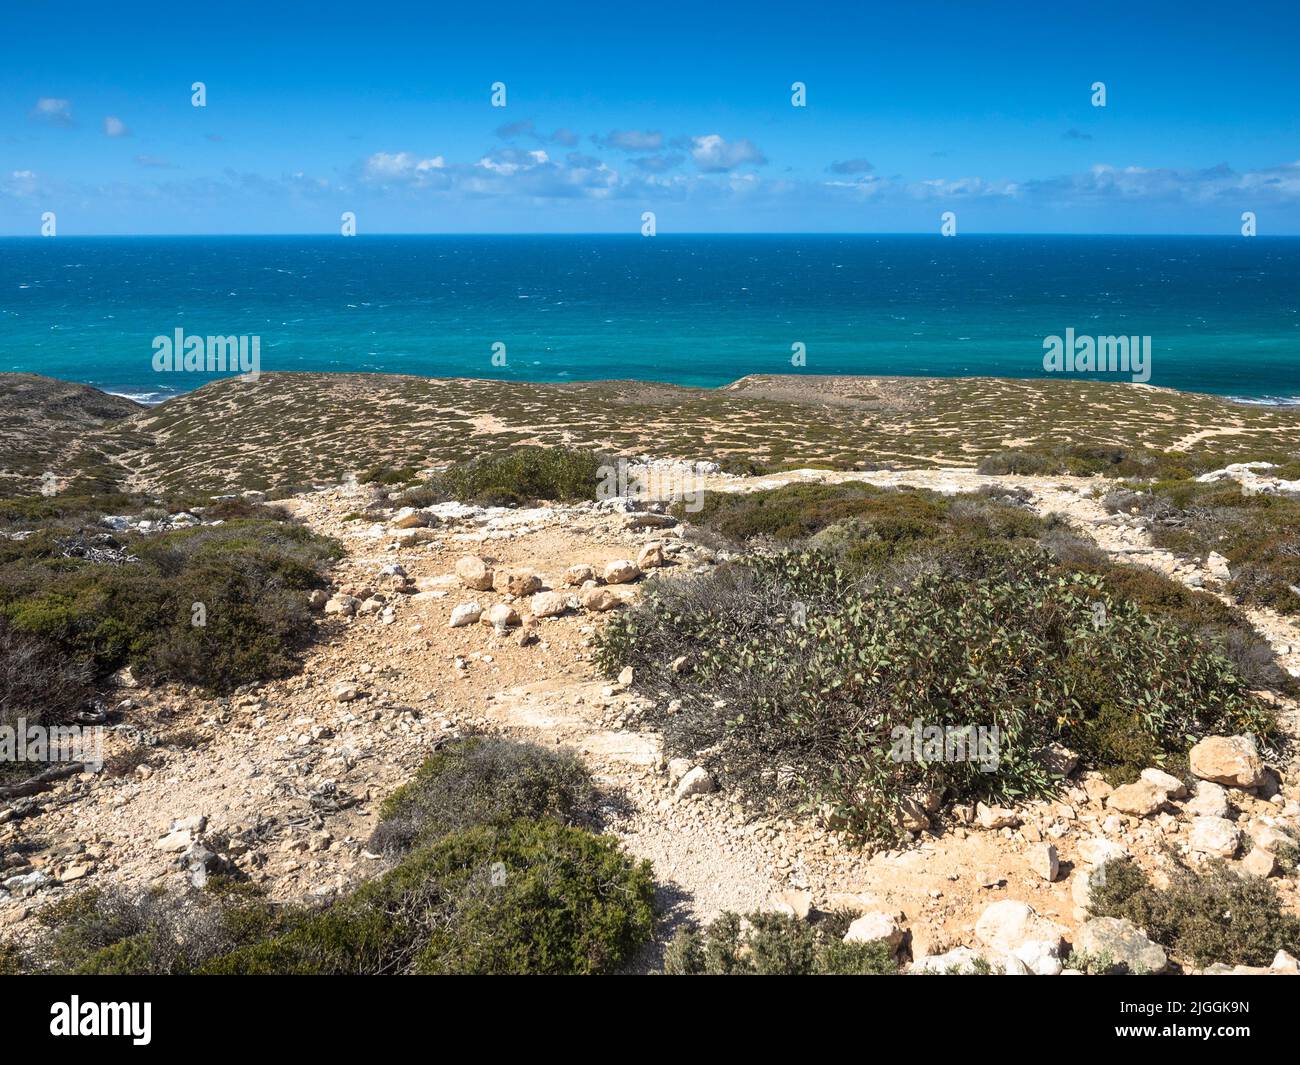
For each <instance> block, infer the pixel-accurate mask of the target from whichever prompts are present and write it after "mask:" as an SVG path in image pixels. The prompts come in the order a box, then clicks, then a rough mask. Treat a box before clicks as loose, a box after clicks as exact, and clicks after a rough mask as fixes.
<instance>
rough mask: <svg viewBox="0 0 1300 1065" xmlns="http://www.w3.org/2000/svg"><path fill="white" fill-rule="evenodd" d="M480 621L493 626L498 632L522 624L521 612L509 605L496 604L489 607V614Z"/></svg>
mask: <svg viewBox="0 0 1300 1065" xmlns="http://www.w3.org/2000/svg"><path fill="white" fill-rule="evenodd" d="M480 620H481V621H483V622H484V623H485V624H488V625H491V626H492V627H493V628H494V629H496V630H497V631H498V632H503V631H504V630H506V629H508V628H512V627H513V626H515V625H518V624H520V618H519V612H518V611H517V610H516V609H515V608H514V607H512V606H511V605H510V604H509V603H496V604H495V605H493V606H490V607H488V610H487V613H485V614H484V615H483V616H482V617H481V618H480Z"/></svg>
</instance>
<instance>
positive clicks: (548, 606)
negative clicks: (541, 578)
mask: <svg viewBox="0 0 1300 1065" xmlns="http://www.w3.org/2000/svg"><path fill="white" fill-rule="evenodd" d="M528 609H529V610H531V611H532V614H533V617H536V618H555V617H559V616H560V615H561V614H563V613H564V612H565V611H566V610H568V609H569V597H568V596H567V595H565V594H564V593H563V592H538V593H537V594H536V595H534V596H533V598H532V601H531V602H530V603H529V604H528Z"/></svg>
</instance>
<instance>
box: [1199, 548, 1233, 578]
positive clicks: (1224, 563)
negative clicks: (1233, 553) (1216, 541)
mask: <svg viewBox="0 0 1300 1065" xmlns="http://www.w3.org/2000/svg"><path fill="white" fill-rule="evenodd" d="M1205 568H1206V569H1207V570H1208V571H1209V573H1210V576H1211V577H1213V578H1214V579H1215V580H1216V581H1229V580H1232V570H1231V569H1230V568H1229V567H1228V560H1227V559H1226V558H1224V557H1223V556H1222V555H1221V554H1219V552H1217V551H1211V552H1210V554H1209V557H1208V558H1206V560H1205Z"/></svg>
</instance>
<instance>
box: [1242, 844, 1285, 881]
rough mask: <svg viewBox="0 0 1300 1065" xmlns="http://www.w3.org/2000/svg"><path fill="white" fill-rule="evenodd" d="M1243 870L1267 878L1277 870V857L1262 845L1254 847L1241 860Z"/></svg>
mask: <svg viewBox="0 0 1300 1065" xmlns="http://www.w3.org/2000/svg"><path fill="white" fill-rule="evenodd" d="M1241 868H1242V871H1243V872H1247V873H1249V874H1250V875H1251V876H1258V877H1263V878H1264V879H1266V880H1267V879H1268V878H1269V877H1270V876H1272V875H1273V874H1274V873H1276V872H1277V859H1276V858H1275V857H1273V855H1272V854H1270V853H1269V852H1268V851H1266V850H1264V848H1263V847H1255V848H1253V849H1252V850H1251V852H1250V853H1249V854H1247V855H1246V857H1244V858H1243V859H1242V860H1241Z"/></svg>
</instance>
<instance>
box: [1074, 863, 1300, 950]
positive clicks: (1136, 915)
mask: <svg viewBox="0 0 1300 1065" xmlns="http://www.w3.org/2000/svg"><path fill="white" fill-rule="evenodd" d="M1089 910H1090V911H1091V913H1092V914H1093V915H1094V916H1097V917H1125V918H1127V919H1128V920H1130V921H1132V922H1133V924H1135V925H1136V926H1137V927H1138V928H1141V929H1144V930H1145V931H1146V934H1147V935H1148V936H1149V937H1150V938H1151V939H1152V940H1153V941H1154V942H1156V943H1159V944H1160V945H1161V946H1162V947H1164V948H1165V949H1166V950H1167V951H1168V952H1169V953H1170V954H1171V955H1172V956H1173V957H1175V958H1176V959H1179V960H1181V961H1190V962H1192V963H1193V964H1195V965H1198V966H1206V965H1211V964H1213V963H1215V962H1223V963H1225V964H1228V965H1257V966H1259V965H1268V964H1269V963H1270V962H1271V961H1272V960H1273V957H1274V955H1275V954H1276V953H1277V952H1278V951H1279V950H1285V951H1288V952H1290V953H1291V954H1297V953H1300V917H1297V916H1296V915H1295V914H1293V913H1289V912H1287V911H1286V910H1285V909H1284V907H1283V905H1282V901H1281V899H1280V898H1279V897H1278V893H1277V889H1276V888H1275V887H1274V886H1273V884H1272V883H1271V882H1270V881H1268V880H1265V879H1263V878H1260V877H1253V876H1241V875H1239V874H1238V873H1237V872H1236V871H1235V870H1234V869H1233V868H1232V867H1231V866H1229V865H1228V864H1227V863H1226V862H1223V861H1218V860H1216V861H1213V862H1211V863H1209V864H1208V865H1207V866H1206V867H1204V868H1202V869H1190V868H1187V867H1186V866H1182V865H1176V866H1175V867H1174V870H1173V872H1172V874H1171V877H1170V884H1169V886H1168V887H1167V888H1164V889H1161V888H1157V887H1155V886H1154V885H1153V884H1152V883H1151V881H1150V880H1149V879H1148V877H1147V876H1146V874H1145V873H1143V872H1142V870H1141V869H1139V868H1138V867H1137V866H1136V865H1135V864H1133V863H1131V862H1129V861H1127V860H1124V859H1120V860H1117V861H1111V862H1107V863H1106V865H1105V866H1104V867H1103V869H1102V875H1101V876H1099V877H1097V878H1096V882H1095V883H1094V886H1093V889H1092V894H1091V899H1090V903H1089Z"/></svg>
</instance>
